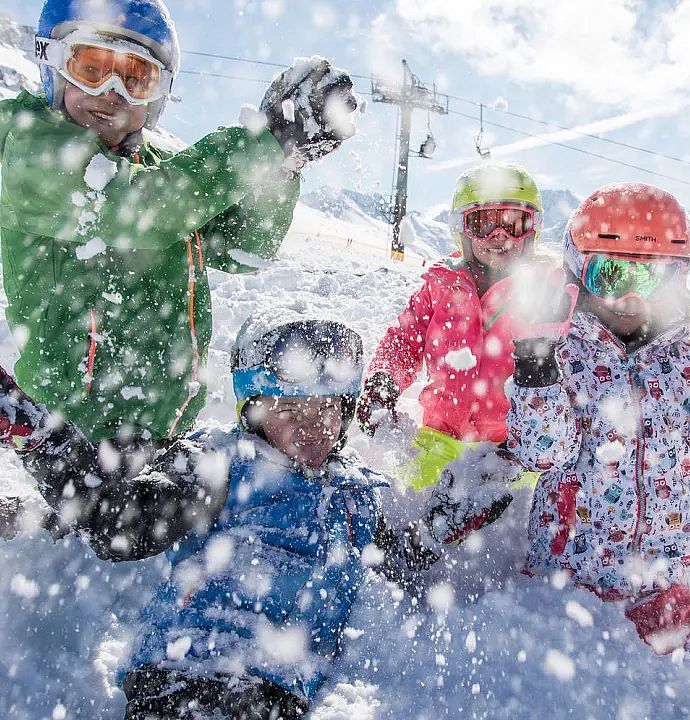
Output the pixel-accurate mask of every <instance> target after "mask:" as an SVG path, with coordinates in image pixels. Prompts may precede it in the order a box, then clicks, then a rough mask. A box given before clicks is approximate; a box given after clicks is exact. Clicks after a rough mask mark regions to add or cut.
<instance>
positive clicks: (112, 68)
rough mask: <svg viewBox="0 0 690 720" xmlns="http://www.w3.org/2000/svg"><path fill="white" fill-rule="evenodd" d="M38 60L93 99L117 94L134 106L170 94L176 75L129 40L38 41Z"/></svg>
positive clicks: (80, 37)
mask: <svg viewBox="0 0 690 720" xmlns="http://www.w3.org/2000/svg"><path fill="white" fill-rule="evenodd" d="M36 58H37V60H38V62H39V63H40V64H44V65H50V66H51V67H54V68H55V69H56V70H57V71H58V72H59V73H60V75H62V76H63V77H64V78H65V79H66V80H67V81H69V82H71V83H72V84H73V85H76V86H77V87H78V88H80V89H81V90H83V91H84V92H85V93H88V94H89V95H102V94H104V93H106V92H109V91H110V90H115V92H117V93H118V94H119V95H121V96H122V97H124V98H125V99H126V100H127V102H128V103H130V105H146V104H147V103H149V102H152V101H153V100H157V99H159V98H161V97H163V96H164V95H168V94H169V93H170V89H171V87H172V81H173V75H172V73H171V72H170V71H169V70H167V69H166V68H165V67H164V66H163V64H162V63H161V62H159V61H158V60H156V58H154V57H152V56H151V55H150V54H149V53H148V52H147V51H146V49H145V48H143V47H141V46H140V45H137V44H135V43H130V42H127V41H126V40H120V39H117V40H113V41H108V40H103V39H94V38H86V37H85V36H84V35H83V34H81V33H73V34H71V35H68V36H67V37H65V38H63V39H62V40H52V39H50V38H40V37H37V38H36Z"/></svg>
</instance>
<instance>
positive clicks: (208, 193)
mask: <svg viewBox="0 0 690 720" xmlns="http://www.w3.org/2000/svg"><path fill="white" fill-rule="evenodd" d="M0 157H1V159H2V174H1V175H0V182H1V186H2V187H1V192H0V238H1V240H2V267H3V278H4V287H5V293H6V295H7V299H8V301H9V306H8V308H7V320H8V323H9V325H10V328H11V329H12V331H13V334H14V337H15V338H16V339H17V341H18V344H19V346H20V358H19V360H18V361H17V363H16V365H15V375H16V377H17V380H18V382H19V384H20V385H21V386H22V387H23V388H24V389H25V390H26V391H27V392H28V393H29V394H30V395H32V396H33V397H34V399H35V400H36V401H37V402H39V403H45V404H46V405H47V406H48V407H49V408H51V409H53V410H57V411H59V412H61V413H62V414H63V415H64V416H65V417H66V418H67V419H69V420H71V421H72V422H73V423H75V424H76V425H77V426H78V427H80V428H81V429H82V430H83V431H84V432H85V433H86V435H87V436H88V438H89V439H90V440H91V441H97V440H100V439H103V438H114V437H116V436H117V435H118V434H120V433H122V432H132V433H134V434H143V435H144V437H147V436H148V434H149V433H150V435H151V437H152V438H154V439H162V438H165V437H166V436H172V435H176V434H179V433H181V432H183V431H184V430H185V429H187V428H188V427H189V426H190V425H191V424H192V422H193V421H194V419H195V417H196V416H197V414H198V412H199V411H200V410H201V408H202V407H203V405H204V402H205V396H206V392H205V383H204V380H203V368H204V365H205V361H206V357H207V351H208V345H209V342H210V338H211V299H210V291H209V286H208V279H207V275H206V268H207V267H213V268H217V269H219V270H224V271H226V272H233V273H234V272H244V271H247V270H251V269H253V268H252V266H251V263H252V256H259V257H260V258H266V259H267V258H271V257H273V256H274V254H275V253H276V251H277V249H278V247H279V246H280V243H281V242H282V240H283V238H284V236H285V233H286V232H287V230H288V227H289V225H290V222H291V221H292V213H293V210H294V207H295V204H296V202H297V197H298V195H299V179H298V178H295V177H291V176H289V175H288V174H287V173H286V172H285V171H284V170H283V168H282V163H283V152H282V150H281V149H280V147H279V145H278V143H277V142H276V140H275V139H274V138H273V136H272V135H271V134H270V133H269V132H268V131H266V130H263V131H261V132H260V133H259V134H258V135H253V134H252V133H250V132H249V131H248V130H247V129H246V128H244V127H241V126H234V127H229V128H223V129H220V130H218V131H216V132H213V133H211V134H210V135H207V136H206V137H204V138H202V139H201V140H199V141H198V142H197V143H195V144H194V145H192V146H190V147H189V148H187V149H185V150H184V151H182V152H178V153H176V154H171V153H169V152H166V151H164V150H161V149H160V148H156V147H154V146H153V145H152V144H150V142H146V141H144V142H143V143H142V145H141V147H139V148H138V149H137V150H136V151H135V152H132V153H131V155H129V156H128V157H122V156H121V155H117V154H114V153H112V152H111V151H110V150H109V149H108V148H107V147H105V146H104V145H103V144H102V143H101V142H100V141H99V140H98V137H97V136H96V135H95V134H94V133H93V132H91V131H89V130H86V129H84V128H82V127H80V126H78V125H76V124H75V123H73V122H71V121H70V120H69V119H67V118H65V116H64V115H63V114H62V113H59V112H55V111H53V110H50V109H49V108H47V106H46V104H45V103H44V101H43V99H42V98H40V97H35V96H33V95H31V94H29V93H27V92H22V93H21V94H20V95H19V96H17V97H16V98H14V99H11V100H5V101H3V102H0Z"/></svg>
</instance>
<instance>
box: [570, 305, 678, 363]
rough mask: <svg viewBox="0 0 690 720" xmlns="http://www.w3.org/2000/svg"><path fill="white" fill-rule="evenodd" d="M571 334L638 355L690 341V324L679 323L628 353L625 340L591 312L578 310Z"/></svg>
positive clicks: (617, 352)
mask: <svg viewBox="0 0 690 720" xmlns="http://www.w3.org/2000/svg"><path fill="white" fill-rule="evenodd" d="M569 335H570V336H571V337H576V338H578V339H579V340H583V341H585V342H588V343H592V344H594V345H597V346H598V347H600V348H602V349H603V350H605V351H607V352H611V351H612V349H613V348H616V352H615V353H614V354H618V355H620V354H623V355H624V356H626V357H628V356H632V355H636V354H637V353H639V352H640V351H645V352H654V351H655V350H656V349H657V348H660V347H668V346H669V345H673V344H675V343H679V342H685V343H687V342H690V326H688V324H687V323H686V322H682V323H679V324H677V325H674V326H673V327H670V328H668V330H664V331H663V332H661V333H659V334H658V335H655V336H654V337H652V338H650V340H649V341H648V342H646V343H645V344H644V345H642V346H641V347H639V348H637V350H635V351H633V352H631V353H628V351H627V350H626V348H625V344H624V343H623V341H622V340H621V339H620V338H618V337H616V335H615V334H614V333H612V332H611V330H609V329H608V328H607V327H606V326H605V325H604V324H603V323H602V322H601V320H599V318H598V317H597V316H596V315H594V313H591V312H576V313H575V315H574V317H573V322H572V324H571V326H570V332H569Z"/></svg>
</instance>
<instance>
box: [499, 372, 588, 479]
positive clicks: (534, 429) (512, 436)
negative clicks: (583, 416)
mask: <svg viewBox="0 0 690 720" xmlns="http://www.w3.org/2000/svg"><path fill="white" fill-rule="evenodd" d="M506 396H507V397H508V400H509V401H510V410H509V411H508V417H507V420H506V425H507V429H508V441H507V447H508V450H510V451H511V452H512V453H513V454H514V455H515V456H516V457H517V458H518V459H519V460H520V462H522V464H523V465H524V466H525V467H526V468H528V469H530V470H537V471H545V470H550V469H551V468H554V467H556V468H567V467H570V466H572V465H574V464H575V462H576V461H577V458H578V456H579V454H580V444H581V440H582V435H581V422H580V419H579V418H578V417H577V415H576V411H575V409H574V408H573V406H572V403H571V401H570V397H569V395H568V393H567V392H566V390H565V388H564V387H563V384H562V382H557V383H555V384H552V385H547V386H543V387H524V386H519V385H517V384H516V383H515V382H514V381H513V379H512V378H509V379H508V382H507V383H506Z"/></svg>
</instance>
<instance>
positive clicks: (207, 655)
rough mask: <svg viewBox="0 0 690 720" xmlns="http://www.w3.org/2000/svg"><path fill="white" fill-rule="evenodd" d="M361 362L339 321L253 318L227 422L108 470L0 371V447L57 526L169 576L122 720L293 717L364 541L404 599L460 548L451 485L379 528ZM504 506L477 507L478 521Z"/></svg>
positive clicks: (286, 315)
mask: <svg viewBox="0 0 690 720" xmlns="http://www.w3.org/2000/svg"><path fill="white" fill-rule="evenodd" d="M362 355H363V352H362V341H361V338H360V337H359V335H358V334H357V333H355V332H354V331H352V330H350V329H349V328H347V327H346V326H344V325H342V324H340V323H337V322H331V321H324V320H317V319H314V318H310V317H305V316H304V315H301V314H299V313H295V312H292V311H289V310H285V311H280V312H276V311H273V312H272V313H271V314H270V316H269V315H263V316H258V317H254V318H251V319H250V320H249V321H247V322H246V323H245V324H244V326H243V327H242V329H241V330H240V332H239V335H238V337H237V340H236V343H235V346H234V348H233V353H232V368H233V383H234V388H235V395H236V397H237V400H238V417H239V422H238V424H237V426H236V427H234V428H233V429H232V430H231V431H229V432H228V431H224V430H220V429H217V430H212V429H204V430H200V431H197V432H196V433H194V434H192V435H190V436H188V437H187V438H186V439H178V440H176V441H174V442H171V443H170V445H169V446H168V447H167V448H165V449H164V450H162V451H161V450H157V451H155V452H154V451H152V452H151V454H150V457H148V458H146V464H145V465H143V466H142V460H141V458H140V459H139V461H138V466H135V464H134V463H135V462H137V461H136V460H135V459H132V460H131V462H130V464H129V465H128V466H127V467H119V468H113V467H105V460H104V458H103V457H100V458H99V455H98V451H97V448H96V447H95V446H94V445H92V444H91V443H90V442H88V441H87V440H86V438H85V437H84V436H83V435H82V434H81V433H80V432H79V431H78V429H77V428H76V427H75V426H73V425H71V424H69V423H68V424H63V425H62V426H60V427H57V426H56V425H55V420H54V418H53V417H51V416H50V414H49V413H48V412H47V411H46V410H45V408H43V407H42V406H37V405H35V404H34V403H33V402H32V401H31V400H30V398H28V396H26V395H25V394H24V393H22V391H21V390H19V388H18V387H17V386H16V384H14V382H13V380H12V378H11V377H10V376H9V375H7V374H4V373H1V374H0V433H2V434H3V439H4V441H5V443H6V444H8V445H9V444H10V443H11V444H12V445H13V446H14V447H15V448H18V451H19V454H20V456H21V457H22V459H23V461H24V464H25V467H26V468H27V469H28V470H29V471H30V472H31V473H32V474H33V475H34V476H35V477H36V479H37V480H38V482H39V487H40V489H41V492H42V493H43V495H44V496H45V498H46V500H47V501H48V502H49V503H50V504H51V506H53V507H54V508H55V509H56V511H58V512H59V514H60V516H61V518H62V519H63V521H65V522H68V523H70V524H71V525H72V526H73V527H75V528H78V529H80V530H81V531H82V532H83V534H84V535H85V536H86V539H87V540H88V542H89V543H90V544H91V546H92V547H93V548H94V550H95V551H96V553H97V554H98V555H99V556H100V557H102V558H105V559H111V560H133V559H138V558H143V557H147V556H150V555H154V554H156V553H159V552H162V551H166V552H167V555H168V558H169V560H170V562H171V572H170V575H169V578H168V579H167V580H166V581H165V582H164V583H163V584H162V585H161V586H160V587H159V588H158V590H157V591H156V594H155V597H154V599H153V601H152V602H151V603H149V604H148V605H147V607H146V608H145V610H144V612H143V614H142V617H141V627H140V628H139V629H138V632H137V633H136V635H137V637H138V638H140V641H139V642H138V644H137V646H135V647H134V648H133V650H132V654H131V657H130V659H129V662H128V665H127V667H125V668H124V669H123V671H122V673H121V677H122V681H123V682H122V686H123V689H124V691H125V693H126V695H127V699H128V705H127V712H126V718H127V719H129V720H132V719H137V720H144V718H147V719H149V720H150V719H151V718H181V719H191V718H195V717H197V713H200V714H201V715H203V714H204V713H207V714H209V715H211V714H213V713H214V712H216V713H217V714H214V715H213V717H223V718H266V719H268V718H269V717H270V718H275V717H283V718H295V717H299V716H300V715H302V714H303V713H304V712H305V711H306V710H307V708H308V706H309V703H310V701H311V700H312V698H313V697H314V695H315V693H316V691H317V689H318V687H319V685H320V684H321V682H322V680H323V679H324V678H325V677H326V675H327V674H328V669H329V664H330V662H331V660H332V658H333V656H334V655H335V654H336V653H337V651H338V649H339V646H340V643H341V640H342V633H343V629H344V627H345V623H346V621H347V618H348V616H349V613H350V610H351V607H352V604H353V602H354V601H355V598H356V595H357V592H358V590H359V587H360V585H361V583H362V580H363V577H364V574H365V565H364V563H363V562H362V553H363V551H364V549H365V548H366V547H367V546H368V545H370V544H372V543H373V544H375V545H377V546H378V547H379V548H380V549H381V550H382V551H383V552H384V557H385V560H384V561H383V563H382V565H381V566H380V569H381V570H382V571H383V572H384V573H385V574H386V575H387V576H388V577H389V578H391V579H393V580H395V581H397V582H399V583H401V584H402V585H403V586H405V587H407V588H410V589H413V590H414V589H415V588H416V581H417V576H418V575H419V573H420V572H421V571H423V570H425V569H426V568H427V567H428V566H429V565H430V564H431V563H432V562H435V561H436V560H437V559H438V558H439V556H440V555H441V553H442V551H443V545H444V544H446V543H449V542H452V541H457V540H462V538H463V537H464V534H465V532H466V531H467V528H465V519H466V518H468V517H471V518H475V517H476V516H477V511H476V508H475V507H473V506H472V503H471V502H470V501H467V500H465V499H463V498H456V497H454V496H453V481H452V477H450V478H448V480H447V481H446V482H445V483H444V482H441V483H440V484H439V486H438V487H437V488H435V490H434V494H433V495H432V497H431V500H430V501H429V504H428V506H427V508H426V515H425V518H424V520H421V521H419V522H417V523H414V524H412V525H410V526H409V527H408V528H406V529H405V530H404V531H403V532H402V533H398V534H396V533H394V532H393V531H392V530H391V529H390V528H388V527H387V526H386V524H385V522H384V520H383V518H382V514H381V501H380V490H381V489H382V488H386V487H387V486H388V483H387V481H386V480H385V478H384V477H382V476H381V475H379V474H377V473H376V472H374V471H372V470H370V469H369V468H367V467H365V466H363V464H362V462H361V461H360V459H359V458H358V457H357V455H356V454H355V453H354V451H353V450H351V449H349V448H348V447H347V446H346V436H345V433H346V430H347V428H348V426H349V424H350V422H351V420H352V417H353V414H354V409H355V402H356V398H357V395H358V393H359V387H360V382H361V377H362ZM510 499H511V497H510V495H509V494H508V493H507V492H505V493H497V494H496V495H495V496H494V497H492V498H491V499H490V502H488V504H487V507H488V512H487V513H486V514H485V519H486V522H491V521H493V520H494V519H496V518H497V517H498V516H499V515H500V514H501V512H502V511H503V510H504V509H505V508H506V507H507V505H508V503H509V502H510ZM471 529H476V528H475V526H474V525H473V526H472V528H471ZM204 716H206V715H204Z"/></svg>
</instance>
